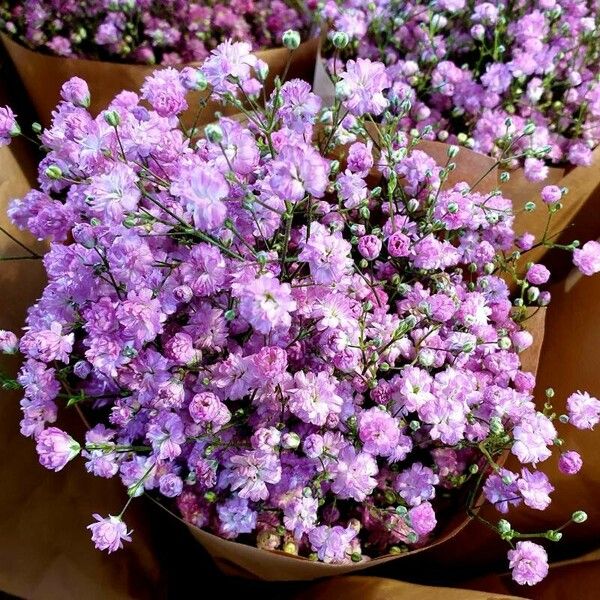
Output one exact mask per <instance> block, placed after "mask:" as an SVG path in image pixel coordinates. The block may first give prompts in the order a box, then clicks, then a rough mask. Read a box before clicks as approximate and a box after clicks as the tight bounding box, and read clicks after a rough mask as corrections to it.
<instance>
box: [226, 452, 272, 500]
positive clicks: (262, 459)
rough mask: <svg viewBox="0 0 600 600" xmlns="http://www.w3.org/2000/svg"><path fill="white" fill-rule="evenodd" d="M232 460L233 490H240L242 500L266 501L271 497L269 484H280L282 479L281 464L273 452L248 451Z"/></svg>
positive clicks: (233, 457)
mask: <svg viewBox="0 0 600 600" xmlns="http://www.w3.org/2000/svg"><path fill="white" fill-rule="evenodd" d="M230 460H231V464H232V465H233V471H232V474H231V490H232V491H235V490H239V491H238V495H239V496H240V498H248V500H253V501H257V500H266V499H267V498H268V497H269V489H268V488H267V483H271V484H274V483H278V482H279V480H280V479H281V464H280V462H279V459H278V457H277V455H276V454H274V453H273V452H272V451H265V450H247V451H245V452H242V453H241V454H238V455H236V456H232V457H231V459H230Z"/></svg>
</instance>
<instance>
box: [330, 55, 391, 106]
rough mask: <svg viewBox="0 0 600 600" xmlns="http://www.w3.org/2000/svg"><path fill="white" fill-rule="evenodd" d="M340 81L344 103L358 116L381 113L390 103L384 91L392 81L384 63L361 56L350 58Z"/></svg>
mask: <svg viewBox="0 0 600 600" xmlns="http://www.w3.org/2000/svg"><path fill="white" fill-rule="evenodd" d="M340 79H341V81H340V83H339V84H338V85H340V84H341V87H342V90H343V95H344V96H345V98H344V105H345V106H346V107H347V108H348V110H349V111H350V112H351V113H352V114H353V115H356V116H361V115H365V114H369V113H370V114H372V115H375V116H377V115H380V114H381V113H382V112H383V111H384V110H385V108H386V107H387V105H388V101H387V99H386V98H385V96H384V94H383V91H384V90H386V89H387V88H389V87H390V85H391V82H390V79H389V77H388V75H387V73H386V68H385V65H384V64H383V63H380V62H371V61H370V60H368V59H364V58H359V59H357V60H349V61H348V62H347V63H346V70H345V71H343V72H342V73H341V76H340Z"/></svg>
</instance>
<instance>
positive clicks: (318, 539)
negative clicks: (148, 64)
mask: <svg viewBox="0 0 600 600" xmlns="http://www.w3.org/2000/svg"><path fill="white" fill-rule="evenodd" d="M365 64H367V63H365ZM368 65H369V69H370V71H369V72H364V73H363V74H361V76H358V75H357V73H356V72H355V71H353V70H352V68H351V67H349V68H348V70H344V71H342V72H341V74H340V80H341V81H343V82H344V94H343V97H342V96H340V97H339V98H338V99H336V101H335V104H334V106H333V107H332V108H331V109H322V108H321V101H320V99H319V98H318V97H317V96H316V95H315V94H314V93H312V92H311V89H310V86H309V84H307V83H306V82H304V81H301V80H297V79H296V80H290V81H285V82H283V83H282V82H281V81H278V82H276V86H275V89H274V91H273V92H272V93H271V94H270V95H268V96H266V95H263V94H262V87H263V85H264V81H265V77H264V71H263V70H262V69H261V64H260V61H259V59H257V57H256V56H253V55H252V54H250V53H249V48H248V46H247V45H246V44H243V43H231V42H225V43H224V44H222V45H220V46H219V47H217V48H216V49H215V50H214V51H213V53H212V54H211V55H210V56H209V57H208V58H207V59H206V60H205V62H204V63H203V65H202V67H201V68H200V70H199V73H198V75H197V79H199V80H203V81H206V84H207V86H208V89H209V91H210V92H211V94H212V95H213V97H216V98H219V99H220V101H221V102H223V103H224V104H228V105H229V106H231V107H233V108H234V109H236V110H238V111H240V113H241V116H240V118H239V119H229V118H225V117H219V118H218V119H217V121H216V122H214V123H211V124H209V125H207V126H206V128H205V130H204V135H203V136H202V137H199V136H197V135H195V132H194V130H185V131H182V129H181V127H180V124H179V120H178V118H177V117H178V115H179V114H180V113H181V112H182V111H183V110H185V85H183V81H185V80H186V78H187V77H188V76H189V73H185V74H184V73H182V74H181V75H180V77H181V80H180V81H179V82H176V81H175V79H174V78H173V79H172V80H170V83H169V85H165V81H166V80H167V75H166V74H169V75H168V77H171V76H172V75H171V72H170V71H158V72H156V73H155V74H154V75H153V76H151V77H149V78H148V79H147V80H146V82H145V83H144V86H143V87H142V91H141V96H139V95H137V94H134V93H133V92H123V93H121V94H119V95H118V96H117V97H116V98H115V99H114V100H113V101H112V102H111V103H110V105H109V106H108V107H107V108H106V110H103V111H102V112H101V113H100V115H98V116H97V117H95V118H94V117H92V116H91V115H90V114H89V112H88V111H87V110H86V108H85V107H84V106H82V105H85V104H86V103H85V102H82V101H81V100H82V98H86V97H87V90H85V89H84V88H83V87H82V83H81V82H80V81H77V82H75V83H76V85H74V84H73V82H68V83H66V84H65V86H64V87H63V90H62V94H63V97H64V99H65V101H64V102H62V103H61V104H60V105H59V106H58V107H57V109H56V111H55V113H54V119H53V123H52V126H51V127H50V128H48V129H47V130H45V131H43V132H41V136H40V137H41V142H42V143H43V147H44V149H45V150H46V156H45V158H44V159H43V160H42V161H41V163H40V169H39V184H40V188H39V189H38V190H34V191H31V192H30V193H28V194H27V195H26V196H25V197H24V198H22V199H19V200H15V201H14V202H13V203H12V205H11V206H10V208H9V214H10V217H11V218H12V220H13V222H14V223H16V224H17V225H18V226H19V227H22V228H24V229H27V230H29V231H31V232H32V233H33V234H34V235H36V236H38V237H50V239H51V240H52V243H51V245H50V250H49V252H48V254H47V255H46V256H45V257H43V262H44V266H45V268H46V272H47V274H48V284H47V286H46V288H45V289H44V292H43V294H42V296H41V298H40V300H39V301H38V302H37V303H36V304H35V305H34V306H32V307H31V309H30V311H29V314H28V318H27V325H26V327H25V330H24V332H23V335H22V337H21V339H20V341H19V340H17V337H16V336H15V334H14V333H11V332H2V334H1V336H0V348H1V349H2V351H4V352H17V351H18V352H20V353H21V354H22V355H23V359H24V362H23V367H22V369H21V372H20V374H19V376H18V378H17V379H16V380H11V379H9V378H7V377H5V378H4V380H3V385H4V386H8V387H14V388H22V390H23V395H24V398H23V401H22V410H23V420H22V423H21V430H22V433H23V434H24V435H26V436H29V437H32V438H33V439H34V440H35V444H36V449H37V452H38V454H39V458H40V462H41V463H42V465H44V466H45V467H47V468H49V469H54V470H57V471H58V470H61V469H63V468H64V467H65V466H66V465H67V463H69V461H71V460H73V459H75V458H76V457H78V456H81V457H82V458H83V459H84V460H85V464H86V468H87V469H88V471H89V472H90V473H92V474H94V475H96V476H99V477H106V478H111V477H118V478H120V479H121V481H122V482H123V484H124V486H125V488H126V490H127V494H128V496H129V498H128V500H127V501H126V502H124V506H123V508H122V510H121V511H118V510H116V511H115V514H114V515H110V516H100V515H94V519H95V522H94V523H92V524H91V525H90V526H89V529H90V531H91V534H92V539H93V541H94V543H95V545H96V546H97V547H98V548H99V549H102V550H106V551H108V552H113V551H115V550H117V549H119V548H120V547H121V546H122V544H123V542H128V541H130V540H131V532H130V531H129V529H128V527H127V525H126V510H127V507H128V506H129V504H130V503H131V502H132V501H133V500H134V499H135V498H137V497H139V496H141V495H142V494H149V495H151V496H152V497H154V498H155V499H156V500H157V501H159V502H161V503H163V504H165V505H166V506H167V507H168V508H169V509H170V510H173V511H177V512H178V513H179V514H180V515H181V518H182V519H183V520H184V521H185V522H186V523H188V524H189V526H190V527H191V528H192V530H193V531H194V532H195V535H196V536H197V537H198V539H199V540H200V541H201V542H202V543H203V544H204V545H205V546H206V547H207V548H208V549H209V551H211V552H212V553H213V554H214V555H215V556H216V557H217V558H219V559H220V560H221V564H223V561H226V562H227V563H228V564H233V565H238V566H240V567H241V568H242V569H243V570H245V571H246V572H249V573H251V574H253V575H255V576H259V577H262V578H267V579H308V578H316V577H321V576H323V575H328V574H332V573H337V572H346V571H350V570H357V569H364V568H366V567H369V566H371V565H377V564H380V563H381V562H384V561H390V560H397V559H399V558H401V557H403V556H407V555H409V554H410V553H412V552H418V551H421V550H423V549H426V548H428V547H431V546H432V545H434V544H436V543H439V542H441V541H443V540H445V539H447V538H448V537H450V536H451V535H453V533H455V532H456V531H457V530H458V529H460V527H461V526H462V525H464V523H465V522H466V521H467V520H468V519H469V518H475V519H477V518H478V509H479V508H480V506H481V503H482V502H483V501H484V500H485V501H489V502H491V503H493V504H494V505H495V506H497V508H498V509H499V510H500V511H501V512H502V513H504V512H505V511H506V510H508V508H509V507H510V506H513V505H517V504H520V503H525V504H526V505H527V506H530V507H532V508H534V509H539V510H543V509H545V508H546V507H547V506H548V504H549V502H550V493H551V492H552V485H551V483H550V481H549V479H548V477H547V476H546V475H545V474H544V473H542V472H541V471H539V470H538V469H537V468H536V467H537V465H538V464H539V463H541V462H542V461H545V460H546V459H547V458H548V457H550V456H551V454H552V450H553V449H556V450H558V451H559V452H561V453H562V458H561V463H560V464H561V467H560V468H561V469H562V470H563V471H564V472H567V473H571V474H575V473H576V472H577V470H578V468H579V466H580V465H581V459H580V457H579V455H578V454H577V453H576V452H573V451H569V449H568V448H563V447H562V444H561V439H560V437H559V433H558V430H557V428H559V427H563V426H565V424H566V423H567V422H569V421H570V422H571V423H572V424H573V425H575V427H578V428H589V427H593V426H594V425H595V424H596V423H597V422H598V420H599V419H600V401H598V400H596V399H595V398H592V397H590V396H589V395H586V394H582V393H577V394H573V396H571V397H570V399H569V403H568V414H565V415H558V414H556V412H555V411H553V409H552V406H551V404H550V398H551V396H552V394H551V392H550V391H548V393H547V398H546V402H545V404H544V405H543V407H542V408H541V410H538V409H537V408H536V405H535V403H534V398H533V394H532V391H533V389H534V385H535V376H534V374H533V371H534V370H535V364H534V363H535V360H534V361H533V363H530V364H529V365H527V364H525V359H524V358H522V356H523V355H521V353H522V352H524V351H526V349H527V348H531V347H532V345H533V343H534V335H537V334H538V333H539V330H540V328H539V327H536V326H530V324H531V323H535V322H536V321H535V317H536V315H537V316H538V317H539V315H540V314H542V313H543V307H544V306H546V305H547V304H548V302H549V300H550V298H549V294H548V292H546V291H543V290H541V289H540V286H543V285H544V284H545V283H546V282H547V281H548V279H549V276H550V274H549V272H548V270H547V269H546V268H545V267H544V266H542V265H539V264H532V263H527V264H526V276H525V277H524V278H520V277H516V276H515V269H516V265H517V264H518V263H519V262H523V261H525V262H526V261H527V246H528V245H529V247H531V246H532V244H529V243H528V242H529V240H522V239H520V240H515V236H514V232H513V228H512V227H513V221H514V216H513V212H512V204H511V201H510V200H509V199H507V198H505V197H504V196H503V195H502V194H501V192H500V191H498V189H496V188H495V187H494V186H493V185H490V177H489V175H490V173H492V172H493V171H494V168H495V166H496V163H495V162H492V163H491V164H490V165H489V166H488V167H487V168H486V170H485V171H483V172H482V173H475V174H474V173H472V172H470V169H468V168H464V166H463V167H462V168H461V161H460V156H461V150H460V149H459V148H458V146H442V148H443V153H441V152H440V145H436V144H433V145H430V146H429V147H428V146H427V145H425V144H423V141H422V137H426V136H427V135H428V130H427V129H426V130H424V132H423V134H420V133H419V132H413V134H412V135H406V134H404V133H402V128H401V123H402V121H403V119H405V118H406V115H405V114H404V113H402V112H401V111H400V112H397V111H396V113H395V114H394V113H392V112H391V110H390V109H391V108H392V106H391V105H390V103H389V101H388V100H387V99H386V98H385V97H384V96H383V94H382V93H381V89H380V88H381V84H382V80H381V75H380V74H381V73H382V72H384V69H385V68H384V65H382V64H378V63H370V62H369V63H368ZM142 98H143V99H145V100H147V102H148V103H149V105H150V109H148V108H146V107H145V106H143V105H142V104H141V103H140V101H141V99H142ZM1 115H2V118H1V119H0V139H2V140H3V141H9V139H10V137H11V136H12V135H18V134H19V133H20V131H21V130H20V128H19V127H18V125H17V124H16V121H15V120H14V115H13V114H12V112H11V111H10V109H8V108H6V109H3V112H2V113H1ZM372 115H373V116H374V117H376V118H377V117H379V116H382V117H383V118H382V119H381V124H380V125H379V126H375V125H373V120H372ZM425 150H430V151H431V152H432V153H435V152H437V154H438V160H437V161H436V160H435V159H434V158H432V157H431V156H430V155H429V154H428V153H427V152H426V151H425ZM469 164H470V165H473V164H474V163H469ZM457 173H462V174H464V177H463V176H460V177H458V176H457V175H456V174H457ZM545 193H550V192H549V191H547V192H545ZM549 206H551V208H548V214H549V217H550V218H552V216H553V215H554V214H555V213H556V212H558V210H559V209H560V203H553V204H552V205H549ZM538 243H540V244H548V245H553V242H552V241H551V240H549V239H548V238H547V237H546V236H544V237H543V238H542V239H541V240H539V242H538ZM515 244H516V247H515ZM519 248H521V249H519ZM564 249H565V250H566V251H568V252H572V253H573V259H574V262H575V263H576V265H578V266H579V268H580V269H581V270H582V271H583V272H584V273H586V274H592V273H594V272H597V271H600V245H599V244H596V243H595V242H588V243H586V244H585V245H583V246H580V244H579V243H578V242H573V243H571V244H570V245H568V246H565V248H564ZM24 252H28V251H27V250H25V249H24ZM25 257H26V258H31V260H38V259H39V258H40V257H39V256H38V255H37V254H36V253H35V252H31V253H30V254H29V255H25ZM4 258H8V257H4ZM515 278H516V282H515V285H516V288H517V292H516V293H515V294H513V295H511V292H510V291H509V284H508V282H510V281H511V280H513V279H515ZM540 311H542V312H540ZM537 342H538V343H539V337H538V339H537ZM520 355H521V356H520ZM59 409H60V410H59ZM69 410H71V411H72V410H77V411H80V412H81V413H82V415H83V416H84V417H85V419H86V420H87V422H88V423H89V430H88V432H87V434H86V435H85V439H80V440H76V439H74V438H73V437H72V436H71V435H70V434H69V433H68V432H65V431H63V430H62V429H61V428H60V427H59V426H57V423H56V422H57V419H58V418H59V415H60V413H62V412H64V411H69ZM507 453H512V454H513V455H514V456H515V457H516V458H517V459H518V460H519V461H520V463H521V464H522V468H521V469H520V471H519V472H511V471H508V470H507V469H504V468H503V466H502V465H503V461H504V458H505V456H506V455H507ZM585 518H586V515H585V514H584V513H582V512H581V511H577V512H575V513H574V514H572V515H571V516H570V517H569V518H567V519H566V522H565V523H564V524H562V525H560V526H557V527H556V528H555V529H552V530H549V531H545V532H541V533H525V532H521V531H516V530H515V529H513V527H512V526H511V524H510V522H509V521H508V520H506V519H504V518H502V519H499V520H497V521H496V522H490V521H486V522H485V523H484V525H485V526H488V527H490V528H492V529H493V530H494V531H496V532H497V533H498V534H499V535H500V536H501V537H502V538H503V539H504V540H506V541H507V542H508V544H509V547H510V550H509V554H508V557H509V561H510V566H511V568H512V570H513V575H514V578H515V579H516V580H517V581H518V582H519V583H523V584H534V583H536V582H537V581H539V580H540V579H542V578H543V577H544V575H545V574H546V572H547V568H548V567H547V556H546V551H545V549H544V547H543V546H542V545H540V544H538V543H536V542H533V541H531V539H535V538H543V539H545V540H547V541H548V542H557V541H558V540H559V539H560V537H561V536H562V533H561V530H562V529H563V528H564V527H565V526H566V525H567V524H569V523H571V522H575V523H580V522H583V521H584V520H585Z"/></svg>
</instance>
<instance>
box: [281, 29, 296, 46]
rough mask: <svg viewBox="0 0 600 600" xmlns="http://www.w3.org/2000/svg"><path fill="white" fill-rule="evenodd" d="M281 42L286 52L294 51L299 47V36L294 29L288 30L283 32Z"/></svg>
mask: <svg viewBox="0 0 600 600" xmlns="http://www.w3.org/2000/svg"><path fill="white" fill-rule="evenodd" d="M281 41H282V42H283V45H284V46H285V47H286V48H287V49H288V50H296V49H297V48H298V46H300V34H299V33H298V32H297V31H295V30H294V29H288V30H287V31H284V32H283V35H282V36H281Z"/></svg>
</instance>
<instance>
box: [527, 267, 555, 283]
mask: <svg viewBox="0 0 600 600" xmlns="http://www.w3.org/2000/svg"><path fill="white" fill-rule="evenodd" d="M525 277H526V278H527V281H529V283H533V285H542V284H543V283H546V282H547V281H548V279H550V271H548V269H547V268H546V267H545V266H544V265H540V264H535V265H531V266H530V267H529V269H528V270H527V273H526V275H525Z"/></svg>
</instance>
